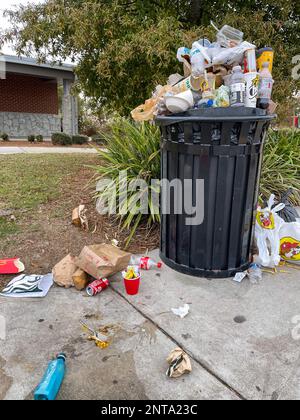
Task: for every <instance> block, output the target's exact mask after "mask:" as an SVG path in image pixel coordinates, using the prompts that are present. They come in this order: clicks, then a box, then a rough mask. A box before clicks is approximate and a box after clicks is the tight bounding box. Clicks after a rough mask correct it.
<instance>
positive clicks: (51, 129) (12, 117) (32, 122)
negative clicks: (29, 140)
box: [0, 112, 61, 138]
mask: <svg viewBox="0 0 300 420" xmlns="http://www.w3.org/2000/svg"><path fill="white" fill-rule="evenodd" d="M60 131H61V118H60V116H58V115H50V114H27V113H18V112H0V133H7V134H8V135H9V137H10V138H26V137H27V136H29V135H31V134H35V135H39V134H41V135H42V136H44V137H45V138H47V137H48V138H49V137H51V134H52V133H56V132H60Z"/></svg>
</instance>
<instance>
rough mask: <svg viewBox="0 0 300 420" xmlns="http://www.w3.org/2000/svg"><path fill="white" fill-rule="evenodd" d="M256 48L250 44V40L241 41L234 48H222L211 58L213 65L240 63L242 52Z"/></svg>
mask: <svg viewBox="0 0 300 420" xmlns="http://www.w3.org/2000/svg"><path fill="white" fill-rule="evenodd" d="M251 49H256V46H255V45H253V44H250V42H247V41H245V42H242V43H241V44H240V45H238V46H237V47H234V48H222V51H221V52H218V53H217V55H215V56H214V57H213V59H212V63H213V65H214V66H215V65H217V64H223V65H225V66H228V65H232V64H235V63H239V64H240V63H241V62H242V60H243V57H244V54H245V52H246V51H247V50H251Z"/></svg>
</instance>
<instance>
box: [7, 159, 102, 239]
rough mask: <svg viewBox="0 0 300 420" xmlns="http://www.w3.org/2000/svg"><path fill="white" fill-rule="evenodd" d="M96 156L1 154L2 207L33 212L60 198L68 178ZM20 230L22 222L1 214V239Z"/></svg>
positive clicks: (91, 161)
mask: <svg viewBox="0 0 300 420" xmlns="http://www.w3.org/2000/svg"><path fill="white" fill-rule="evenodd" d="M96 159H97V157H95V156H94V155H88V156H86V155H79V154H78V155H77V154H74V155H73V154H72V155H57V154H56V155H55V154H53V155H52V154H51V155H50V154H49V155H25V154H24V155H9V156H7V155H5V156H0V180H1V183H0V210H9V209H13V210H14V212H16V213H18V212H20V211H21V210H23V211H30V210H34V209H36V208H37V207H38V206H40V205H42V204H46V203H48V202H50V201H52V200H54V199H56V198H57V197H59V194H60V191H61V188H62V186H64V181H65V180H67V179H70V176H74V177H76V172H77V171H78V169H79V168H80V167H82V166H83V165H88V164H95V162H96ZM75 179H76V178H75ZM18 230H19V226H18V223H14V222H11V221H10V220H9V218H4V217H0V238H3V237H5V236H7V235H9V234H12V233H16V232H18Z"/></svg>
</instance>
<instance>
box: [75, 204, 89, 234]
mask: <svg viewBox="0 0 300 420" xmlns="http://www.w3.org/2000/svg"><path fill="white" fill-rule="evenodd" d="M86 213H87V210H86V208H85V206H84V205H81V206H79V207H76V209H74V210H73V213H72V223H73V225H74V226H76V227H81V228H82V229H83V230H88V229H89V222H88V218H87V215H86Z"/></svg>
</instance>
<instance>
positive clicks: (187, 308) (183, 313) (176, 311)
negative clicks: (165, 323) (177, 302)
mask: <svg viewBox="0 0 300 420" xmlns="http://www.w3.org/2000/svg"><path fill="white" fill-rule="evenodd" d="M171 311H172V312H173V314H174V315H177V316H179V317H180V318H181V319H183V318H185V317H186V316H187V315H188V314H189V312H190V305H187V304H185V305H184V306H182V307H180V308H178V309H175V308H172V309H171Z"/></svg>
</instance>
